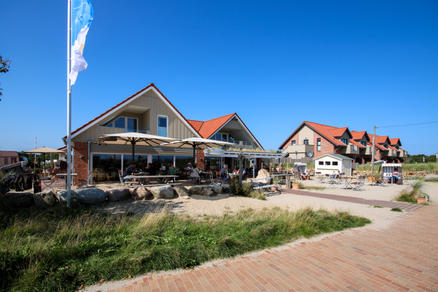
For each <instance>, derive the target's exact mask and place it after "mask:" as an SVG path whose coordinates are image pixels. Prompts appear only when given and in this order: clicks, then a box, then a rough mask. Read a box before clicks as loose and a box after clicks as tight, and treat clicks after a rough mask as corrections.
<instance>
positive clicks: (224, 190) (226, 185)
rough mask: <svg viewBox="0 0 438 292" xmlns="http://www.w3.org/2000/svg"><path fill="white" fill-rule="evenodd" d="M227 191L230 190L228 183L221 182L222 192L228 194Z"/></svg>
mask: <svg viewBox="0 0 438 292" xmlns="http://www.w3.org/2000/svg"><path fill="white" fill-rule="evenodd" d="M229 192H231V189H230V185H229V184H222V193H225V194H228V193H229Z"/></svg>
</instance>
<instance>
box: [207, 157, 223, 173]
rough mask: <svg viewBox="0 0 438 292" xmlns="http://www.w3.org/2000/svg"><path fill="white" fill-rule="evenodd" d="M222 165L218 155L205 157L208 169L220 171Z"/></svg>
mask: <svg viewBox="0 0 438 292" xmlns="http://www.w3.org/2000/svg"><path fill="white" fill-rule="evenodd" d="M220 165H221V159H220V158H218V157H207V158H205V168H206V169H207V170H212V171H219V170H220V168H221V167H220Z"/></svg>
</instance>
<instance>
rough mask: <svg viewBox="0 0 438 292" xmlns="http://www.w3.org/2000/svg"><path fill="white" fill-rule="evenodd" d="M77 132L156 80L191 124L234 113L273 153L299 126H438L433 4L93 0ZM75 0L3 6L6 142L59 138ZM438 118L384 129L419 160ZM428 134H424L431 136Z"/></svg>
mask: <svg viewBox="0 0 438 292" xmlns="http://www.w3.org/2000/svg"><path fill="white" fill-rule="evenodd" d="M92 2H93V5H94V13H95V14H94V18H95V19H94V22H93V24H92V26H91V28H90V31H89V34H88V38H87V44H86V47H85V53H84V55H85V58H86V60H87V62H88V64H89V67H88V69H87V70H86V71H84V72H81V73H79V77H78V80H77V83H76V84H75V85H74V87H73V129H75V128H77V127H79V126H81V125H82V124H84V123H85V122H87V121H89V120H90V119H92V118H94V117H95V116H97V115H99V114H100V113H102V112H103V111H105V110H106V109H108V108H109V107H111V106H113V105H115V104H116V103H118V102H120V101H121V100H123V99H124V98H126V97H128V96H129V95H131V94H132V93H134V92H136V91H138V90H140V89H141V88H143V87H144V86H146V85H147V84H149V83H151V82H154V83H155V84H156V85H157V87H158V88H159V89H160V90H161V91H162V92H163V93H164V94H165V95H166V96H167V97H168V98H169V99H170V100H171V101H172V102H173V103H174V104H175V106H176V107H177V108H178V109H179V110H180V111H181V112H182V113H183V114H184V115H185V116H186V117H187V118H190V119H198V120H203V119H210V118H214V117H216V116H220V115H224V114H228V113H231V112H238V113H239V115H240V116H241V118H242V119H243V120H244V121H245V123H246V124H247V125H248V127H249V128H250V129H251V131H252V132H253V133H254V134H255V135H256V137H257V138H258V139H259V140H260V141H261V143H262V144H263V146H264V147H265V148H269V149H276V148H277V147H278V146H279V145H280V144H281V142H283V140H284V139H285V138H286V137H287V136H288V135H289V134H290V133H291V132H292V131H293V130H294V129H295V128H296V127H297V126H298V125H299V124H300V123H301V122H302V121H303V120H309V121H313V122H319V123H326V124H329V125H334V126H348V127H349V128H350V130H367V131H370V132H371V131H372V127H373V125H374V124H376V125H378V126H379V125H388V124H389V125H393V124H410V123H417V122H427V121H436V120H438V115H437V108H438V17H436V15H438V1H433V0H431V1H420V0H419V1H382V0H379V1H371V0H367V1H365V0H364V1H143V0H141V1H140V0H139V1H134V0H130V1H123V2H122V1H116V0H93V1H92ZM66 3H67V1H66V0H65V1H55V0H52V1H31V0H27V1H4V2H3V3H2V11H3V13H2V17H1V18H0V54H1V55H3V56H5V57H9V58H10V59H11V60H12V66H11V71H10V72H9V73H7V74H2V75H0V82H1V87H2V88H4V90H3V93H4V94H3V97H2V99H3V100H2V101H1V102H0V123H1V125H2V127H1V132H0V134H1V135H0V137H1V138H0V149H2V150H6V149H11V150H22V149H29V148H32V147H33V141H34V137H35V136H37V137H38V138H37V139H38V145H39V146H42V145H45V146H49V147H60V146H62V142H61V137H62V136H64V135H65V133H66V97H65V95H66V94H65V78H66V77H65V75H66V73H65V71H66V61H65V59H66ZM437 133H438V124H430V125H422V126H411V127H396V128H385V129H378V132H377V134H386V135H389V136H391V137H400V138H401V139H402V143H403V146H404V148H405V149H406V150H408V152H410V153H411V154H416V153H428V154H432V153H435V152H436V151H437V147H436V145H437V144H438V134H437ZM426 137H427V139H426Z"/></svg>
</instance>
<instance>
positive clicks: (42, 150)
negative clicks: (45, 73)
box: [24, 147, 64, 154]
mask: <svg viewBox="0 0 438 292" xmlns="http://www.w3.org/2000/svg"><path fill="white" fill-rule="evenodd" d="M24 153H32V154H45V153H58V154H59V153H64V151H62V150H58V149H53V148H49V147H40V148H35V149H32V150H29V151H25V152H24Z"/></svg>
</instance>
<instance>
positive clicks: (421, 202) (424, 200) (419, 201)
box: [417, 198, 426, 204]
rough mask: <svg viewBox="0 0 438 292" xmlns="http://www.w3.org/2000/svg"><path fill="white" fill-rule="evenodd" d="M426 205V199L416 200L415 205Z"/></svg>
mask: <svg viewBox="0 0 438 292" xmlns="http://www.w3.org/2000/svg"><path fill="white" fill-rule="evenodd" d="M424 203H426V198H417V204H424Z"/></svg>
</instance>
